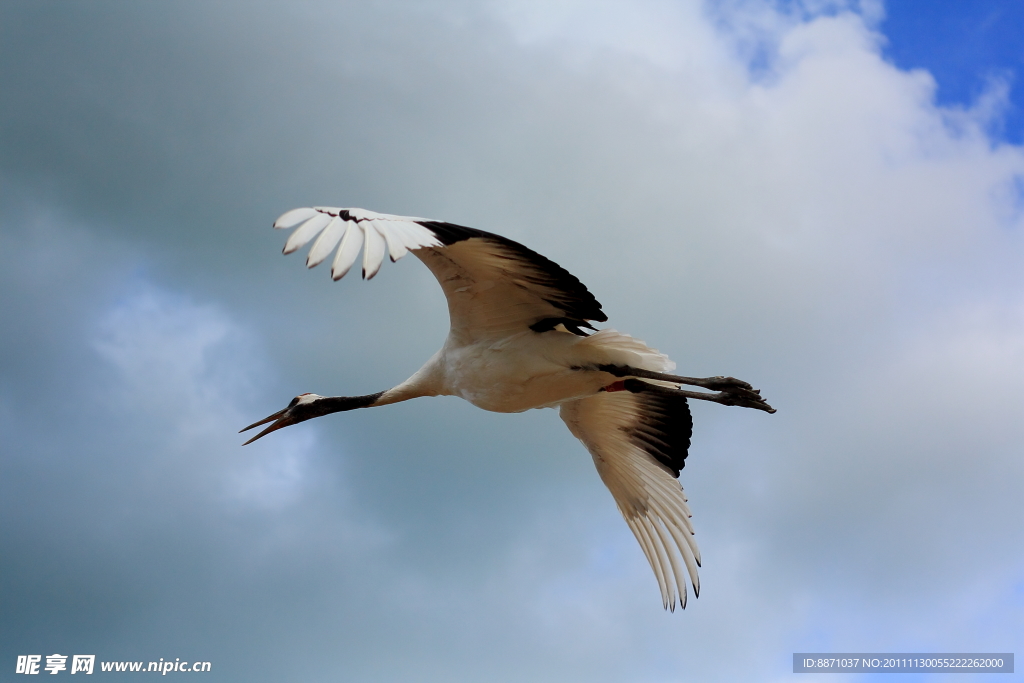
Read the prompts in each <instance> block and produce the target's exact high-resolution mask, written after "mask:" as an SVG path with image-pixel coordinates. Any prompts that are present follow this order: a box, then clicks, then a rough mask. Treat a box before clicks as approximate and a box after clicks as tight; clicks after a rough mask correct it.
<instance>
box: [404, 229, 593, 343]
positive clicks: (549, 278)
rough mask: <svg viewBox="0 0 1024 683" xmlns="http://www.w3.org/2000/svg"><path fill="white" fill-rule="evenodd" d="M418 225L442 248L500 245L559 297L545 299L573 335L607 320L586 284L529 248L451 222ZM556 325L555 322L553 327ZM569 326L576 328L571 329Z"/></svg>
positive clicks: (504, 238)
mask: <svg viewBox="0 0 1024 683" xmlns="http://www.w3.org/2000/svg"><path fill="white" fill-rule="evenodd" d="M420 225H422V226H423V227H425V228H427V229H428V230H430V231H431V232H433V233H434V236H435V237H437V239H439V240H440V241H441V243H442V244H444V245H445V246H446V247H447V246H451V245H453V244H455V243H456V242H462V241H464V240H469V239H474V238H477V239H485V240H490V241H492V242H496V243H497V244H500V245H501V246H502V247H503V248H504V249H505V250H506V251H507V252H508V253H509V258H510V259H515V260H521V261H525V262H528V263H530V264H531V265H532V266H533V267H534V268H535V269H536V270H537V271H538V275H536V276H534V277H532V278H530V279H531V280H532V281H533V282H534V283H535V284H537V285H541V286H544V287H548V288H551V289H554V290H557V291H558V292H559V293H560V294H561V296H559V297H558V298H557V299H555V300H548V303H550V304H551V305H552V306H555V307H556V308H560V309H561V310H562V311H564V312H565V318H563V319H560V320H559V321H558V322H562V323H563V324H565V326H566V329H568V330H570V331H572V332H573V334H580V335H581V336H585V335H583V334H582V333H581V332H578V331H577V330H579V328H581V327H589V328H590V329H593V327H591V326H590V325H589V324H588V322H587V321H590V320H593V321H595V322H599V323H603V322H605V321H606V320H608V316H607V315H605V313H604V311H602V310H601V303H600V302H599V301H598V300H597V299H596V298H595V297H594V295H593V294H591V293H590V290H588V289H587V287H586V285H584V284H583V283H582V282H580V281H579V278H577V277H576V276H575V275H573V274H572V273H570V272H569V271H567V270H566V269H565V268H562V267H561V266H560V265H558V264H557V263H555V262H554V261H552V260H551V259H549V258H547V257H545V256H542V255H541V254H538V253H537V252H535V251H533V250H532V249H530V248H529V247H526V246H523V245H522V244H520V243H519V242H515V241H513V240H510V239H508V238H507V237H502V236H501V235H495V234H493V233H490V232H484V231H483V230H477V229H475V228H467V227H465V226H463V225H456V224H454V223H445V222H443V221H421V222H420ZM546 320H551V319H550V318H546V319H545V320H542V321H538V322H537V323H535V324H541V323H544V322H545V321H546ZM557 324H558V323H555V325H557ZM570 325H572V326H573V327H575V328H576V329H575V330H574V329H573V327H570ZM553 327H554V325H552V326H551V327H549V328H546V330H549V329H551V328H553ZM546 330H543V331H546Z"/></svg>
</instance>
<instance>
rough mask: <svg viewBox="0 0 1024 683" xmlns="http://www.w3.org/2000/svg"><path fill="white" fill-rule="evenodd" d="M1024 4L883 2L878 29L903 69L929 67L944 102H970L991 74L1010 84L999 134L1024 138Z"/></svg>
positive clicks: (996, 0)
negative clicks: (882, 17) (1023, 76)
mask: <svg viewBox="0 0 1024 683" xmlns="http://www.w3.org/2000/svg"><path fill="white" fill-rule="evenodd" d="M1021 26H1024V5H1022V4H1021V3H1019V2H1013V1H1012V0H1010V1H1007V0H981V1H979V2H957V1H956V0H936V1H935V2H929V1H927V0H897V1H895V2H887V3H886V4H885V20H884V21H883V22H882V24H881V26H880V29H881V31H882V32H883V33H884V34H885V36H886V38H888V41H889V42H888V45H887V46H886V48H885V54H886V55H887V56H889V57H890V58H891V59H892V60H893V62H894V63H895V64H896V65H897V66H899V67H901V68H904V69H914V68H917V69H927V70H928V72H929V73H931V74H932V75H933V76H934V77H935V80H936V83H937V84H938V90H937V92H936V98H937V100H938V102H939V103H941V104H947V105H949V104H957V105H961V106H967V105H969V104H970V103H971V102H973V101H974V100H975V99H977V97H978V96H979V95H980V94H981V93H982V92H983V91H984V90H985V88H986V87H987V85H988V83H989V79H992V78H996V79H1003V80H1005V81H1006V82H1007V83H1008V85H1009V89H1010V90H1009V98H1008V100H1009V101H1008V103H1007V108H1006V112H1005V114H1004V116H1003V117H1002V119H1001V121H1000V122H999V125H998V126H997V127H996V130H995V131H993V132H994V134H995V135H997V136H998V137H1000V138H1003V139H1007V140H1011V141H1013V142H1015V143H1018V144H1019V143H1020V142H1021V141H1022V138H1024V87H1022V84H1021V80H1020V79H1021V74H1022V73H1024V46H1022V45H1021Z"/></svg>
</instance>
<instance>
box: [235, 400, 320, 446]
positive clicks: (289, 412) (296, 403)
mask: <svg viewBox="0 0 1024 683" xmlns="http://www.w3.org/2000/svg"><path fill="white" fill-rule="evenodd" d="M323 398H324V397H323V396H317V395H316V394H299V395H298V396H296V397H295V398H293V399H292V401H291V403H289V404H288V407H287V408H285V409H284V410H279V411H277V412H276V413H274V414H273V415H268V416H267V417H265V418H263V419H262V420H260V421H259V422H253V423H252V424H251V425H249V426H248V427H246V428H245V429H243V430H241V431H240V432H239V434H241V433H242V432H247V431H249V430H250V429H252V428H253V427H259V426H260V425H262V424H266V423H268V422H273V423H274V424H272V425H270V426H269V427H267V428H266V429H264V430H263V431H262V432H260V433H259V434H257V435H256V436H254V437H252V438H251V439H249V440H248V441H246V442H245V443H244V444H242V445H243V446H248V445H249V444H251V443H252V442H253V441H255V440H256V439H259V438H260V437H264V436H266V435H267V434H269V433H270V432H276V431H277V430H278V429H281V428H282V427H287V426H289V425H293V424H298V423H299V422H305V421H306V420H309V419H312V418H314V417H319V416H321V415H324V414H325V413H326V412H328V411H324V410H320V409H319V408H320V406H318V405H317V401H320V400H322V399H323Z"/></svg>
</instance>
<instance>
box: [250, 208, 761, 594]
mask: <svg viewBox="0 0 1024 683" xmlns="http://www.w3.org/2000/svg"><path fill="white" fill-rule="evenodd" d="M274 227H275V228H285V229H287V228H295V227H297V230H295V232H293V233H292V234H291V236H290V237H289V238H288V241H287V243H286V244H285V247H284V253H285V254H290V253H292V252H293V251H295V250H296V249H298V248H300V247H302V246H303V245H305V244H307V243H309V242H310V241H311V240H313V239H314V238H316V241H315V242H313V246H312V247H311V248H310V251H309V256H308V257H307V259H306V265H307V266H308V267H310V268H312V267H313V266H316V265H317V264H319V263H321V262H322V261H324V259H326V258H327V256H328V255H329V254H330V253H331V252H332V251H333V250H334V248H335V247H337V254H336V255H335V257H334V261H333V264H332V266H331V275H332V277H333V278H334V279H335V280H338V279H340V278H342V277H343V276H344V275H345V274H346V273H347V272H348V271H349V269H350V268H351V267H352V266H353V265H354V264H355V262H356V259H357V258H358V256H359V253H360V251H362V253H363V260H362V268H363V278H364V279H367V280H369V279H370V278H372V277H373V276H374V275H376V274H377V271H378V270H379V269H380V267H381V264H382V263H383V261H384V254H385V252H387V253H388V254H389V255H390V256H391V260H392V261H397V260H398V259H400V258H402V256H404V255H405V254H406V252H409V251H411V252H412V253H413V254H415V255H416V257H418V258H419V259H420V260H421V261H423V263H424V264H426V266H427V268H429V269H430V272H432V273H433V274H434V277H436V278H437V280H438V282H439V283H440V284H441V288H442V289H443V290H444V294H445V297H447V299H448V315H449V317H450V322H451V330H450V331H449V333H448V338H447V339H446V340H445V342H444V346H442V347H441V350H440V351H438V352H437V353H435V354H434V356H433V357H432V358H431V359H430V360H428V361H427V362H426V364H425V365H424V366H423V367H422V368H420V369H419V370H418V371H417V372H416V373H415V374H414V375H413V376H412V377H410V378H409V379H407V380H406V381H404V382H402V383H401V384H399V385H398V386H396V387H394V388H392V389H388V390H386V391H380V392H378V393H376V394H370V395H368V396H329V397H324V396H317V395H316V394H302V395H300V396H296V397H295V398H294V399H292V401H291V403H289V404H288V407H287V408H285V409H284V410H281V411H278V412H276V413H274V414H273V415H271V416H269V417H267V418H265V419H263V420H260V421H259V422H256V423H254V424H251V425H249V426H248V427H246V428H245V429H243V430H242V431H243V432H244V431H246V430H249V429H252V428H253V427H258V426H260V425H262V424H266V423H267V422H272V423H273V424H271V425H270V426H268V427H266V428H265V429H264V430H263V431H261V432H260V433H259V434H257V435H256V436H254V437H253V438H252V439H250V440H249V441H247V442H246V444H249V443H252V442H253V441H255V440H256V439H259V438H260V437H263V436H266V435H267V434H269V433H270V432H273V431H275V430H278V429H281V428H282V427H287V426H289V425H293V424H296V423H299V422H303V421H305V420H309V419H311V418H314V417H320V416H321V415H327V414H329V413H336V412H340V411H345V410H353V409H355V408H369V407H374V406H383V405H387V404H389V403H397V402H398V401H407V400H409V399H411V398H417V397H420V396H460V397H462V398H464V399H466V400H467V401H469V402H470V403H472V404H473V405H475V406H477V407H479V408H483V409H484V410H491V411H494V412H499V413H517V412H522V411H524V410H528V409H530V408H554V407H556V406H557V407H558V408H559V414H560V415H561V417H562V419H563V420H564V421H565V423H566V425H568V427H569V431H571V432H572V433H573V435H574V436H576V437H577V438H578V439H579V440H580V441H582V442H583V444H584V445H585V446H586V447H587V449H588V450H589V451H590V453H591V455H592V456H593V458H594V464H595V465H596V466H597V472H598V474H599V475H600V476H601V480H602V481H604V483H605V485H606V486H607V487H608V490H609V491H611V493H612V496H613V497H614V498H615V503H616V504H617V505H618V507H619V511H620V512H621V513H622V516H623V517H624V518H625V519H626V524H628V525H629V528H630V529H631V530H632V531H633V533H634V534H635V535H636V539H637V540H638V541H639V542H640V547H641V548H642V549H643V551H644V554H645V555H646V556H647V560H648V561H649V562H650V563H651V568H652V569H653V570H654V574H655V576H657V578H658V585H659V586H660V588H661V599H662V603H663V604H664V606H665V608H666V609H669V610H674V609H675V606H676V602H677V601H678V602H679V604H680V606H681V607H685V606H686V593H687V590H686V575H689V579H690V582H691V583H692V584H693V592H694V595H698V594H699V592H700V582H699V580H698V577H697V567H698V566H700V551H699V550H698V549H697V543H696V542H695V541H694V538H693V526H692V525H691V523H690V508H689V506H687V504H686V495H685V494H684V493H683V489H682V487H681V486H680V485H679V482H678V477H679V470H681V469H682V468H683V465H684V461H685V459H686V454H687V450H688V449H689V446H690V434H691V430H692V424H693V423H692V421H691V419H690V410H689V407H688V406H687V402H686V399H687V398H695V399H701V400H705V401H714V402H716V403H721V404H723V405H731V406H744V407H747V408H757V409H759V410H764V411H767V412H769V413H774V412H775V410H774V409H773V408H772V407H771V406H769V405H768V404H767V403H765V401H764V400H763V399H762V398H761V397H760V395H759V393H760V392H758V391H755V390H754V389H752V388H751V386H750V385H749V384H747V383H746V382H742V381H740V380H737V379H733V378H732V377H708V378H697V377H678V376H676V375H670V374H666V373H667V372H668V371H671V370H673V369H674V368H675V363H673V362H672V361H670V360H669V359H668V357H667V356H665V355H663V354H661V353H659V352H658V351H656V350H654V349H651V348H649V347H648V346H647V345H646V344H644V343H643V342H641V341H639V340H637V339H633V338H632V337H630V336H628V335H625V334H621V333H619V332H616V331H615V330H612V329H605V330H601V331H597V332H594V333H593V334H588V333H587V332H586V331H585V330H586V329H589V330H594V328H593V327H592V326H591V324H590V323H591V322H592V321H593V322H604V321H605V320H607V319H608V317H607V316H606V315H605V314H604V312H603V311H602V310H601V305H600V304H599V303H598V302H597V299H595V298H594V296H593V294H591V293H590V292H589V291H588V290H587V288H586V287H585V286H584V285H583V284H582V283H581V282H580V281H579V280H578V279H576V278H575V277H573V276H572V275H570V274H569V273H568V272H567V271H566V270H564V269H563V268H561V267H560V266H558V265H557V264H555V263H553V262H552V261H550V260H548V259H546V258H544V257H543V256H541V255H540V254H538V253H536V252H534V251H531V250H530V249H527V248H526V247H524V246H523V245H521V244H519V243H518V242H513V241H512V240H509V239H505V238H504V237H501V236H499V235H494V234H491V233H488V232H483V231H482V230H474V229H472V228H466V227H463V226H461V225H454V224H452V223H445V222H442V221H434V220H430V219H426V218H411V217H407V216H391V215H388V214H381V213H374V212H372V211H366V210H364V209H339V208H331V207H315V208H303V209H294V210H292V211H289V212H287V213H285V214H284V215H282V216H281V217H280V218H278V219H277V221H276V222H275V223H274ZM680 385H689V386H696V387H701V388H703V389H708V390H710V392H697V391H689V390H685V389H681V388H680ZM684 572H685V573H684Z"/></svg>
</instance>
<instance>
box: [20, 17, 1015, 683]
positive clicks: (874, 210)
mask: <svg viewBox="0 0 1024 683" xmlns="http://www.w3.org/2000/svg"><path fill="white" fill-rule="evenodd" d="M936 8H938V9H936ZM797 10H799V11H797ZM939 10H941V11H939ZM1014 12H1015V13H1016V14H1013V13H1014ZM1020 12H1021V10H1020V5H1019V3H1009V2H1007V3H928V4H927V5H924V4H916V3H903V4H899V5H897V4H887V5H880V4H878V3H877V2H869V1H867V0H864V1H863V2H849V3H846V2H840V1H836V2H831V1H829V2H811V1H808V2H806V3H799V4H794V3H771V2H756V1H753V0H741V1H738V2H723V3H713V4H701V3H699V2H658V1H653V0H652V1H651V2H629V3H621V4H620V3H611V2H609V3H592V2H572V1H566V2H560V3H544V4H539V3H527V2H512V1H503V2H491V3H462V2H447V3H422V4H415V5H413V6H410V5H408V4H405V3H386V2H381V3H350V4H347V3H336V2H316V1H312V0H311V1H310V2H304V3H287V4H285V3H275V2H264V3H250V2H246V3H240V2H217V3H201V4H187V5H181V4H176V3H175V4H160V3H146V4H126V3H120V2H40V1H39V0H34V1H32V2H18V1H15V2H5V3H3V4H2V5H0V93H2V95H0V97H2V99H0V311H2V312H3V320H4V324H3V326H2V328H0V359H2V360H0V443H2V444H3V445H2V447H0V643H2V645H0V649H2V650H3V652H2V653H0V667H11V668H9V669H7V671H8V672H10V671H13V667H14V666H15V661H16V657H17V656H18V655H20V654H52V653H54V652H57V653H63V654H96V655H97V657H98V659H100V660H101V661H104V660H105V661H111V660H139V661H142V660H145V661H150V660H155V659H158V658H161V657H163V658H165V659H168V658H169V659H173V658H181V659H187V660H206V661H211V662H212V664H213V672H212V673H211V674H209V675H208V678H209V680H217V681H280V680H302V681H337V680H358V681H394V680H403V681H404V680H409V681H435V680H436V681H452V680H471V681H522V680H531V681H558V682H563V681H587V682H588V683H600V682H602V681H622V680H629V681H651V682H655V681H658V682H662V681H683V680H701V681H716V680H718V681H736V680H744V681H748V680H749V681H778V680H792V678H793V674H792V673H790V666H791V658H792V653H793V652H821V651H843V652H850V651H858V650H859V651H866V652H887V651H889V652H913V651H918V652H920V651H924V652H944V651H946V652H964V651H987V652H993V651H995V652H1007V651H1010V652H1017V653H1019V652H1022V651H1024V647H1022V645H1024V640H1022V635H1021V634H1024V554H1022V551H1021V548H1024V525H1022V523H1021V521H1022V520H1024V502H1022V501H1024V497H1022V496H1021V495H1020V494H1021V489H1022V485H1024V461H1022V460H1021V457H1020V454H1021V453H1022V452H1024V421H1022V420H1021V419H1020V416H1021V415H1022V414H1024V382H1022V381H1021V380H1022V379H1024V287H1022V285H1024V282H1022V278H1021V275H1020V273H1021V272H1024V237H1022V235H1024V232H1022V230H1024V199H1022V188H1024V148H1022V146H1021V139H1022V137H1021V133H1022V129H1024V128H1022V124H1021V114H1020V103H1021V87H1020V72H1021V63H1020V60H1021V53H1020V47H1019V46H1020V45H1021V44H1024V41H1022V40H1020V35H1019V34H1020V30H1021V29H1020V27H1021V26H1024V22H1021V21H1020ZM926 13H927V14H926ZM993 17H995V18H994V19H993ZM311 204H319V205H336V206H361V207H365V208H368V209H371V210H376V211H381V212H388V213H396V214H407V215H419V216H430V217H434V218H438V219H444V220H450V221H453V222H456V223H460V224H464V225H470V226H474V227H478V228H481V229H484V230H489V231H492V232H497V233H500V234H503V235H506V236H508V237H510V238H512V239H515V240H518V241H520V242H523V243H524V244H526V245H528V246H529V247H531V248H533V249H535V250H537V251H539V252H540V253H542V254H544V255H545V256H548V257H549V258H551V259H552V260H554V261H556V262H557V263H559V264H560V265H562V266H563V267H565V268H566V269H568V270H569V271H570V272H572V273H573V274H574V275H576V276H578V277H579V278H580V279H581V280H582V281H583V282H585V283H586V284H587V286H588V287H589V288H590V289H591V291H593V292H594V293H595V295H596V296H597V298H598V299H599V300H600V301H601V303H602V304H603V307H604V310H605V311H606V312H607V313H608V315H609V318H610V320H609V323H608V326H610V327H614V328H616V329H619V330H621V331H624V332H627V333H629V334H632V335H634V336H636V337H637V338H639V339H643V340H644V341H646V342H648V343H649V344H650V345H651V346H653V347H656V348H658V349H659V350H660V351H663V352H665V353H667V354H668V355H669V356H670V357H672V359H673V360H675V361H676V363H677V364H678V368H679V371H680V372H681V373H683V374H687V375H696V376H705V375H715V374H727V375H733V376H736V377H742V378H744V379H747V380H749V381H751V382H752V383H754V384H755V385H756V386H758V387H759V388H760V389H761V390H762V391H763V392H764V394H765V396H766V397H768V399H769V401H770V402H771V403H772V405H774V406H775V407H777V408H778V409H779V412H778V413H777V414H776V415H771V416H769V415H766V414H762V413H759V412H755V411H749V410H739V409H729V408H723V407H721V406H715V405H695V406H693V414H694V422H695V430H694V437H693V445H692V447H691V450H690V455H689V458H688V459H687V466H686V468H685V470H684V471H683V475H682V477H681V481H682V483H683V486H684V487H685V488H686V491H687V494H688V496H689V500H690V505H691V507H692V509H693V513H694V518H693V522H694V525H695V528H696V532H697V539H698V542H699V543H700V547H701V551H702V556H703V561H704V565H703V567H702V569H701V588H702V590H701V596H700V598H699V599H698V600H692V599H691V600H690V603H689V605H688V606H687V608H686V610H685V611H682V612H680V611H676V613H674V614H668V613H666V612H664V611H663V610H662V608H661V604H660V600H659V596H658V591H657V586H656V583H655V580H654V578H653V576H652V575H651V571H650V568H649V567H648V566H647V563H646V561H645V560H644V558H643V555H642V553H641V552H640V550H639V548H638V547H637V544H636V542H635V540H634V538H633V537H632V535H631V534H630V532H629V530H628V528H627V527H626V525H625V524H624V523H623V522H622V520H621V518H620V516H619V515H618V512H617V511H616V510H615V507H614V504H613V502H612V500H611V497H610V495H609V494H608V492H607V491H606V490H605V489H604V487H603V486H602V484H601V482H600V480H599V478H598V477H597V476H596V472H595V471H594V467H593V463H592V462H591V459H590V457H589V455H588V454H587V453H586V451H585V449H584V448H583V447H582V446H581V445H580V444H579V443H578V442H577V441H576V440H575V439H574V438H573V437H572V436H571V434H569V433H568V431H567V430H566V429H565V427H564V425H563V424H562V423H561V421H560V420H559V419H558V417H557V415H555V414H554V413H553V412H552V411H531V412H528V413H524V414H520V415H497V414H491V413H486V412H484V411H480V410H478V409H476V408H473V407H472V406H470V405H468V404H466V403H465V402H462V401H459V400H457V399H447V398H437V399H423V400H417V401H411V402H408V403H403V404H399V405H394V406H389V407H387V408H380V409H374V410H366V411H357V412H355V413H350V414H344V415H336V416H331V417H329V418H322V419H319V420H315V421H312V422H310V423H307V424H303V425H298V426H295V427H291V428H289V429H286V430H282V431H280V432H278V433H275V434H273V435H271V437H268V438H265V439H263V440H261V441H259V442H257V443H256V444H253V445H252V446H248V447H245V448H242V447H241V445H240V444H241V443H242V441H243V440H244V439H243V438H242V437H241V436H240V435H238V434H237V430H238V429H239V428H241V427H242V426H244V425H247V424H249V423H251V422H252V421H253V420H255V419H258V418H261V417H263V416H265V415H267V414H269V413H271V412H273V411H275V410H278V409H279V408H281V407H282V406H283V405H285V404H286V403H287V401H288V400H289V399H290V398H291V397H292V396H295V395H296V394H299V393H301V392H306V391H310V392H316V393H319V394H324V395H328V394H345V395H359V394H367V393H371V392H374V391H379V390H381V389H384V388H386V387H388V386H393V385H395V384H397V383H398V382H400V381H402V380H403V379H405V378H406V377H407V376H408V375H409V374H411V373H412V372H414V371H415V370H416V369H417V368H418V367H419V366H420V365H421V364H422V362H423V361H424V360H425V359H426V358H428V357H429V356H430V355H431V354H432V353H433V352H434V350H436V348H437V347H438V346H439V345H440V344H441V342H442V341H443V339H444V335H445V332H446V329H447V320H446V315H445V312H446V309H445V303H444V299H443V297H442V296H441V293H440V291H439V288H438V287H437V285H436V283H435V282H434V280H433V279H432V277H431V276H430V274H429V273H428V272H427V271H426V269H424V268H423V267H422V266H421V265H420V264H419V263H417V262H416V261H415V260H413V259H403V260H402V261H400V262H398V263H396V264H390V263H387V264H385V266H384V268H383V269H382V270H381V272H380V273H379V274H378V275H377V277H376V278H374V280H373V281H372V282H369V283H366V282H361V281H359V280H358V279H357V278H353V277H351V276H350V277H347V278H345V279H344V280H342V281H341V282H338V283H334V282H332V281H331V280H330V278H329V277H328V275H327V273H326V272H325V271H324V268H323V267H320V268H317V269H315V270H312V271H310V272H307V271H306V270H305V269H304V268H303V267H302V257H301V255H298V254H296V255H292V256H289V257H284V256H282V255H281V254H280V250H281V247H282V244H283V242H284V236H283V235H282V234H281V233H280V232H279V231H273V230H271V229H270V225H271V222H272V221H273V219H274V218H275V217H276V216H278V215H279V214H281V213H282V212H284V211H285V210H287V209H290V208H293V207H296V206H304V205H311ZM8 675H9V674H5V676H4V679H5V680H6V678H7V677H8ZM64 675H69V674H64ZM97 675H101V674H97ZM110 675H111V676H113V675H114V674H110ZM122 676H123V677H124V678H125V679H127V680H130V679H131V676H130V675H128V674H121V675H119V676H118V677H119V678H120V677H122ZM817 678H818V677H815V676H813V675H802V676H801V677H800V680H806V681H812V680H817ZM829 680H831V679H829ZM854 680H870V677H865V676H862V677H860V678H854ZM908 680H912V678H908ZM925 680H944V679H943V678H942V677H938V676H936V677H932V678H931V679H927V678H926V679H925ZM954 680H957V681H966V680H972V677H970V676H965V675H959V674H958V675H957V676H956V678H955V679H954Z"/></svg>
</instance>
